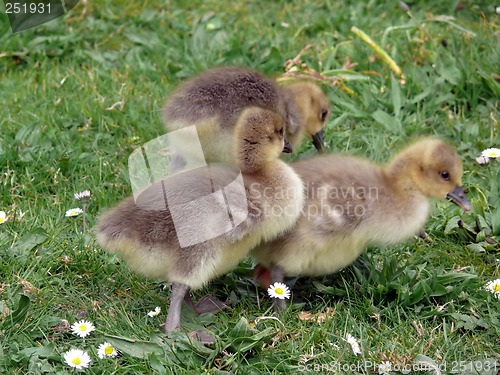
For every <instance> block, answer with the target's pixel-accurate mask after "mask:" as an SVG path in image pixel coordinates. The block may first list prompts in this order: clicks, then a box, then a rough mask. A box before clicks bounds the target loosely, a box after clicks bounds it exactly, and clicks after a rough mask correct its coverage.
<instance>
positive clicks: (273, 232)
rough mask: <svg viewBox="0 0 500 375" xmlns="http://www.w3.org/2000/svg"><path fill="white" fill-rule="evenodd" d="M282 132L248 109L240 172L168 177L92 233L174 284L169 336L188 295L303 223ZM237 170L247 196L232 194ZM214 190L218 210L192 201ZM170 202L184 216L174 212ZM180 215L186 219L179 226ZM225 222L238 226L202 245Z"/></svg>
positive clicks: (239, 146) (212, 168)
mask: <svg viewBox="0 0 500 375" xmlns="http://www.w3.org/2000/svg"><path fill="white" fill-rule="evenodd" d="M284 127H285V121H284V119H283V118H282V116H281V115H280V114H278V113H276V112H274V111H271V110H267V109H262V108H258V107H249V108H247V109H245V110H244V111H243V112H242V114H241V116H240V118H239V119H238V120H237V122H236V127H235V137H234V139H233V143H234V144H233V146H234V147H233V152H234V158H235V160H236V167H237V168H233V167H230V166H228V165H209V166H208V167H204V168H200V169H197V170H193V171H189V172H184V173H180V174H177V175H174V176H171V177H170V178H168V179H166V180H164V181H163V182H158V183H156V184H153V185H152V186H151V187H150V188H148V189H147V190H146V191H145V192H143V193H142V194H141V195H139V197H138V199H137V200H134V199H133V197H129V198H127V199H125V200H124V201H122V202H121V203H119V204H118V205H117V206H116V207H115V208H113V209H111V210H109V211H107V212H106V213H104V214H103V215H101V216H100V218H99V220H98V223H97V225H96V228H95V232H96V237H97V241H98V243H99V244H100V245H101V246H102V247H103V248H104V249H106V250H107V251H110V252H114V253H118V254H120V255H121V256H123V258H125V260H126V261H127V263H128V265H129V266H130V268H131V269H133V270H135V271H136V272H138V273H141V274H142V275H144V276H147V277H151V278H156V279H161V280H165V281H168V282H171V283H172V292H171V296H170V307H169V311H168V315H167V319H166V323H165V325H164V329H165V331H166V332H172V331H174V330H177V329H179V328H180V313H181V304H182V300H183V298H185V297H186V298H187V296H188V295H187V292H188V290H189V289H198V288H201V287H203V286H205V285H206V284H207V283H208V282H209V281H211V280H212V279H214V278H216V277H218V276H220V275H222V274H224V273H226V272H228V271H229V270H231V269H232V268H233V267H235V266H236V265H237V264H238V263H239V261H240V260H241V259H242V258H244V257H245V256H247V255H248V253H249V252H250V250H251V249H252V248H254V247H255V246H257V245H258V244H259V243H260V242H261V241H271V240H272V239H274V238H275V237H277V236H279V235H282V234H283V233H284V232H285V231H287V230H288V229H290V228H291V227H292V226H293V225H294V224H295V222H296V220H297V219H298V217H299V215H300V212H301V210H302V207H303V203H304V187H303V184H302V181H301V179H300V178H299V177H298V175H297V174H296V173H295V172H294V171H293V169H292V168H291V167H290V166H289V165H287V164H286V163H285V162H283V161H281V160H280V159H279V156H280V154H281V152H282V151H288V152H289V151H290V150H289V147H288V143H287V142H286V139H285V138H284ZM235 170H236V171H235ZM239 171H241V176H242V181H243V182H242V184H241V186H242V188H243V192H244V193H243V194H241V193H240V192H238V191H237V189H236V190H234V189H231V188H230V185H231V183H232V185H231V186H233V187H234V181H236V178H235V176H237V175H238V173H239ZM207 187H208V188H207ZM207 190H208V191H207ZM165 192H166V200H167V202H168V204H166V202H165V198H164V196H165ZM214 192H215V193H222V194H219V198H220V199H219V200H216V199H215V201H216V202H218V204H219V205H220V207H219V208H220V210H218V211H217V210H215V208H214V207H213V205H214V202H213V201H211V202H210V204H208V203H204V202H205V201H203V200H198V201H196V202H192V201H191V200H192V198H193V197H200V196H202V197H206V196H207V195H209V194H210V193H214ZM172 199H174V200H175V201H176V203H175V206H176V207H180V208H181V209H180V210H174V209H173V208H172V205H171V204H172ZM216 208H217V207H216ZM214 211H217V212H218V214H217V215H214V216H212V219H210V220H208V222H203V220H200V219H199V218H198V216H199V215H204V214H205V213H206V212H214ZM189 212H194V213H195V214H194V215H191V216H190V215H189ZM224 214H225V216H224ZM175 215H177V216H179V215H180V216H181V217H180V219H183V220H181V223H180V224H179V222H176V220H175V219H176V217H175ZM228 216H229V219H230V221H231V222H232V223H234V224H237V225H233V227H232V228H229V229H228V230H227V231H226V232H225V233H222V234H219V235H217V236H215V237H212V238H209V239H207V240H205V241H203V242H199V241H197V239H200V238H202V237H200V233H201V234H203V233H205V234H206V233H208V234H210V231H211V230H215V232H216V231H217V230H219V229H220V225H222V224H220V225H219V223H222V222H223V219H224V217H226V219H227V217H228ZM226 221H227V220H226ZM181 232H182V233H184V234H186V233H187V237H186V236H180V235H179V233H181ZM215 232H214V233H215ZM212 234H213V233H212ZM181 237H184V238H181ZM203 238H206V237H203ZM190 240H193V241H191V242H190ZM186 241H187V245H186ZM182 243H184V246H183V245H182Z"/></svg>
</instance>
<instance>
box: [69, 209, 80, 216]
mask: <svg viewBox="0 0 500 375" xmlns="http://www.w3.org/2000/svg"><path fill="white" fill-rule="evenodd" d="M81 213H83V210H82V209H81V208H72V209H70V210H68V211H66V217H75V216H78V215H80V214H81Z"/></svg>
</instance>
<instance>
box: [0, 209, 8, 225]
mask: <svg viewBox="0 0 500 375" xmlns="http://www.w3.org/2000/svg"><path fill="white" fill-rule="evenodd" d="M6 221H7V214H6V213H5V212H3V211H0V224H3V223H5V222H6Z"/></svg>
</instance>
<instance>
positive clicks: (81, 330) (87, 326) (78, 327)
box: [71, 320, 95, 338]
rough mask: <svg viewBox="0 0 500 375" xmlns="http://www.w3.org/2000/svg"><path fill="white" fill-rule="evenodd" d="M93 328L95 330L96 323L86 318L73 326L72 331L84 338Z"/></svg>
mask: <svg viewBox="0 0 500 375" xmlns="http://www.w3.org/2000/svg"><path fill="white" fill-rule="evenodd" d="M93 330H95V327H94V325H93V324H92V323H91V322H88V321H86V320H80V321H79V322H76V323H74V324H73V325H72V326H71V331H72V332H73V333H74V334H75V335H78V336H80V337H82V338H83V337H86V336H88V335H90V332H92V331H93Z"/></svg>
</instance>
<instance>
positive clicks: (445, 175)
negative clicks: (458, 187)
mask: <svg viewBox="0 0 500 375" xmlns="http://www.w3.org/2000/svg"><path fill="white" fill-rule="evenodd" d="M439 175H440V176H441V178H442V179H443V180H445V181H450V174H449V173H448V172H446V171H441V172H439Z"/></svg>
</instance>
